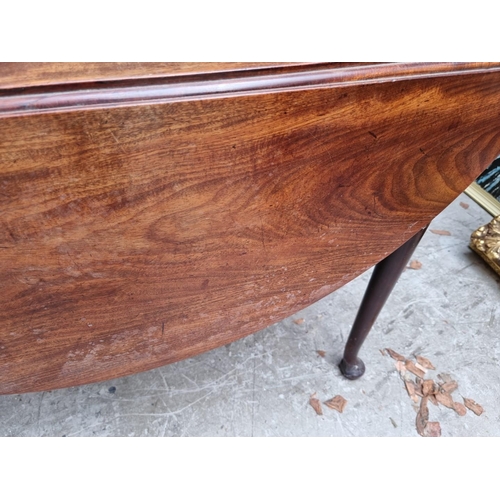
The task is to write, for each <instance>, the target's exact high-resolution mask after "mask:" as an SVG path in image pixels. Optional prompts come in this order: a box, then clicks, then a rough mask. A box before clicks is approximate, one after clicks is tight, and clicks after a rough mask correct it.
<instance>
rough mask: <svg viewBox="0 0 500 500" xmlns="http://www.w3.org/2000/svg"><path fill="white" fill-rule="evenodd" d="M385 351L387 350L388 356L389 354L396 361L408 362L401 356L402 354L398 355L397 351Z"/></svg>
mask: <svg viewBox="0 0 500 500" xmlns="http://www.w3.org/2000/svg"><path fill="white" fill-rule="evenodd" d="M385 350H386V352H387V354H389V356H390V357H391V358H392V359H395V360H396V361H405V360H406V358H405V357H404V356H401V354H398V353H397V352H396V351H393V350H392V349H389V348H386V349H385Z"/></svg>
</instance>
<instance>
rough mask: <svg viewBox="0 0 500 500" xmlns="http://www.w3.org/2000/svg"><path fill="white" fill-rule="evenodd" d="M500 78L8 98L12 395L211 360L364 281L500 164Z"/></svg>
mask: <svg viewBox="0 0 500 500" xmlns="http://www.w3.org/2000/svg"><path fill="white" fill-rule="evenodd" d="M285 70H286V71H285ZM499 70H500V66H498V65H492V64H455V65H454V64H442V65H432V64H431V65H418V64H417V65H413V66H412V65H408V64H406V65H356V66H349V65H332V66H331V67H329V66H328V65H326V66H325V65H319V66H316V65H311V67H310V68H309V69H307V68H305V67H302V66H301V67H300V69H298V70H297V69H294V68H288V67H287V68H280V69H277V70H276V73H273V71H274V70H266V71H265V72H264V73H262V70H260V69H259V70H256V71H257V73H253V76H252V71H254V70H253V69H252V68H251V69H249V70H248V71H244V73H243V74H242V75H241V76H237V75H235V74H234V72H230V73H228V74H227V75H225V76H224V77H223V78H222V80H223V81H224V82H225V85H226V86H225V87H224V86H223V85H222V84H221V78H220V75H218V76H217V77H214V78H211V77H210V78H209V77H207V76H206V75H204V73H203V71H202V72H201V73H200V74H199V75H196V77H193V76H190V77H189V79H187V80H182V78H180V77H178V76H172V77H167V78H165V79H164V80H163V81H162V82H161V84H160V85H158V82H157V81H155V82H154V83H152V82H151V81H150V80H148V79H145V80H144V81H142V80H140V79H139V80H137V79H133V80H130V81H125V82H120V85H119V86H116V84H115V83H114V82H110V83H109V85H108V84H106V83H105V84H102V85H100V87H99V89H98V92H96V93H94V94H92V92H94V91H95V90H96V89H95V88H94V87H93V86H88V87H85V86H83V87H82V86H80V87H78V86H76V87H75V86H74V84H73V83H71V84H68V86H67V87H64V86H61V84H60V82H57V88H52V87H50V86H48V87H47V88H46V89H40V88H37V89H36V92H35V93H32V94H30V92H31V91H30V90H29V89H28V90H26V88H25V87H23V88H19V89H11V90H8V91H4V93H3V94H2V93H0V292H1V293H0V393H3V394H6V393H16V392H25V391H34V390H46V389H53V388H58V387H65V386H70V385H76V384H82V383H89V382H94V381H98V380H103V379H107V378H113V377H118V376H121V375H126V374H129V373H133V372H137V371H141V370H146V369H150V368H154V367H157V366H160V365H163V364H165V363H170V362H174V361H177V360H180V359H183V358H186V357H189V356H193V355H195V354H198V353H201V352H203V351H206V350H208V349H212V348H214V347H217V346H220V345H223V344H225V343H228V342H231V341H234V340H236V339H238V338H240V337H242V336H244V335H248V334H250V333H253V332H255V331H258V330H260V329H262V328H264V327H266V326H268V325H270V324H272V323H275V322H277V321H279V320H281V319H283V318H284V317H286V316H288V315H290V314H292V313H294V312H295V311H297V310H299V309H301V308H303V307H304V306H306V305H308V304H310V303H312V302H314V301H316V300H318V299H320V298H321V297H323V296H325V295H326V294H328V293H330V292H332V291H333V290H335V289H336V288H338V287H340V286H342V285H343V284H345V283H346V282H348V281H350V280H351V279H353V278H354V277H355V276H357V275H359V274H360V273H361V272H363V271H364V270H366V269H367V268H368V267H370V266H372V265H374V264H376V263H377V262H379V261H380V260H382V259H383V258H384V257H385V256H387V255H388V254H389V253H390V252H392V251H393V250H395V249H396V248H397V247H399V246H400V245H401V244H403V243H404V242H405V241H407V240H408V239H409V238H411V237H412V236H413V235H414V234H416V233H417V232H418V231H420V230H421V229H422V228H423V227H424V226H426V225H427V224H428V223H429V221H430V220H431V219H432V218H433V217H434V216H435V215H436V214H437V213H439V212H440V211H441V210H442V209H444V208H445V207H446V206H447V205H448V204H449V203H450V202H451V201H452V200H453V199H454V198H455V197H456V196H457V195H458V194H459V193H461V192H462V191H463V190H464V189H465V188H466V187H467V186H468V185H469V184H470V183H471V181H472V180H473V179H474V178H476V177H477V175H478V174H479V173H481V171H482V170H484V169H485V168H486V167H487V166H488V165H489V164H490V163H491V161H492V160H493V158H495V157H496V156H497V155H498V154H499V152H500V126H499V122H498V116H499V115H498V99H499V96H500V73H499ZM179 78H180V79H179ZM183 78H184V77H183ZM214 82H216V83H214ZM79 85H80V84H79ZM122 90H123V92H122V93H120V92H121V91H122ZM117 93H118V94H119V95H118V97H117ZM87 94H89V95H90V94H91V95H93V99H90V100H89V99H88V95H87Z"/></svg>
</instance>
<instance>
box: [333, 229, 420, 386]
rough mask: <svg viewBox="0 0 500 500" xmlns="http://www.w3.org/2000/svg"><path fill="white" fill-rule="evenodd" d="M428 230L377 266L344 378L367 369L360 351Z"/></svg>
mask: <svg viewBox="0 0 500 500" xmlns="http://www.w3.org/2000/svg"><path fill="white" fill-rule="evenodd" d="M426 229H427V227H425V228H423V229H421V230H420V231H419V232H418V233H417V234H416V235H415V236H413V237H412V238H411V239H409V240H408V241H407V242H406V243H404V244H403V245H401V246H400V247H399V248H398V249H397V250H395V251H394V252H392V253H391V254H390V255H388V256H387V257H386V258H385V259H384V260H382V261H380V262H379V263H378V264H377V265H376V266H375V269H374V270H373V274H372V277H371V279H370V282H369V283H368V288H367V289H366V292H365V295H364V297H363V301H362V302H361V306H360V308H359V310H358V314H357V316H356V320H355V321H354V324H353V326H352V329H351V333H350V334H349V339H348V340H347V344H346V347H345V351H344V357H343V359H342V361H341V362H340V365H339V368H340V371H341V372H342V374H343V375H344V377H346V378H348V379H351V380H354V379H357V378H359V377H361V375H363V373H364V372H365V365H364V363H363V361H362V360H361V359H359V358H358V352H359V350H360V349H361V346H362V345H363V342H364V341H365V339H366V337H367V335H368V333H369V332H370V329H371V327H372V326H373V323H375V320H376V319H377V316H378V314H379V313H380V311H381V310H382V307H383V306H384V304H385V301H386V300H387V298H388V297H389V295H390V293H391V291H392V289H393V288H394V285H395V284H396V282H397V281H398V279H399V277H400V276H401V273H402V272H403V270H404V268H405V266H406V264H407V263H408V261H409V260H410V257H411V255H412V253H413V251H414V250H415V248H416V247H417V245H418V243H419V241H420V239H421V238H422V236H423V235H424V233H425V230H426Z"/></svg>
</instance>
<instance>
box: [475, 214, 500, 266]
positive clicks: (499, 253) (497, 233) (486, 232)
mask: <svg viewBox="0 0 500 500" xmlns="http://www.w3.org/2000/svg"><path fill="white" fill-rule="evenodd" d="M470 247H471V248H472V250H474V251H475V252H476V253H477V254H479V255H480V256H481V257H482V258H483V259H484V260H485V261H486V262H487V263H488V264H489V265H490V266H491V267H492V268H493V270H494V271H495V272H496V273H497V274H499V275H500V216H498V217H495V218H494V219H493V220H492V221H491V222H490V223H489V224H486V225H485V226H481V227H480V228H479V229H476V231H474V232H473V233H472V235H471V237H470Z"/></svg>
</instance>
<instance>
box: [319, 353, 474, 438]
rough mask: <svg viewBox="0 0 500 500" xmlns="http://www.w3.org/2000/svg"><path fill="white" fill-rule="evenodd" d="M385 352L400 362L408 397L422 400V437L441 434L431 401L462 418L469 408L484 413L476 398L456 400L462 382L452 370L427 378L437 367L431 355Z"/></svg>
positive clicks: (419, 420) (418, 420) (398, 367)
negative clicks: (432, 419) (432, 418)
mask: <svg viewBox="0 0 500 500" xmlns="http://www.w3.org/2000/svg"><path fill="white" fill-rule="evenodd" d="M384 351H385V352H386V353H388V354H389V355H390V356H391V358H393V359H394V360H395V361H396V363H395V365H396V370H397V371H398V372H399V375H400V377H401V379H402V380H403V382H404V384H405V388H406V391H407V392H408V396H409V397H410V398H411V400H412V401H413V402H414V403H415V405H417V404H419V401H420V404H419V407H418V412H417V418H416V421H415V424H416V428H417V432H418V433H419V434H420V435H421V436H423V437H439V436H441V425H440V423H439V422H429V407H428V403H429V402H430V403H432V404H433V405H435V406H439V405H441V406H444V407H446V408H450V409H451V410H454V411H455V412H456V413H457V414H458V415H460V416H461V417H463V416H465V415H466V414H467V410H470V411H472V412H474V413H475V414H476V415H478V416H479V415H481V414H482V413H483V411H484V410H483V408H482V406H481V405H479V404H477V403H476V402H475V401H474V400H472V399H469V398H463V400H464V402H463V404H462V403H459V402H458V401H454V400H453V396H452V393H453V392H454V391H455V390H457V388H458V382H457V381H456V380H454V379H453V377H452V376H451V375H450V374H449V373H439V374H438V376H437V378H438V382H436V381H435V380H432V379H425V375H426V374H427V371H428V370H435V367H434V365H433V364H432V362H431V361H430V360H428V359H427V358H424V357H423V356H420V355H416V356H415V362H414V361H412V360H411V359H408V358H405V357H404V356H402V355H401V354H399V353H397V352H396V351H394V350H392V349H389V348H386V349H384ZM412 376H414V378H412ZM325 404H326V403H325Z"/></svg>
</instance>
